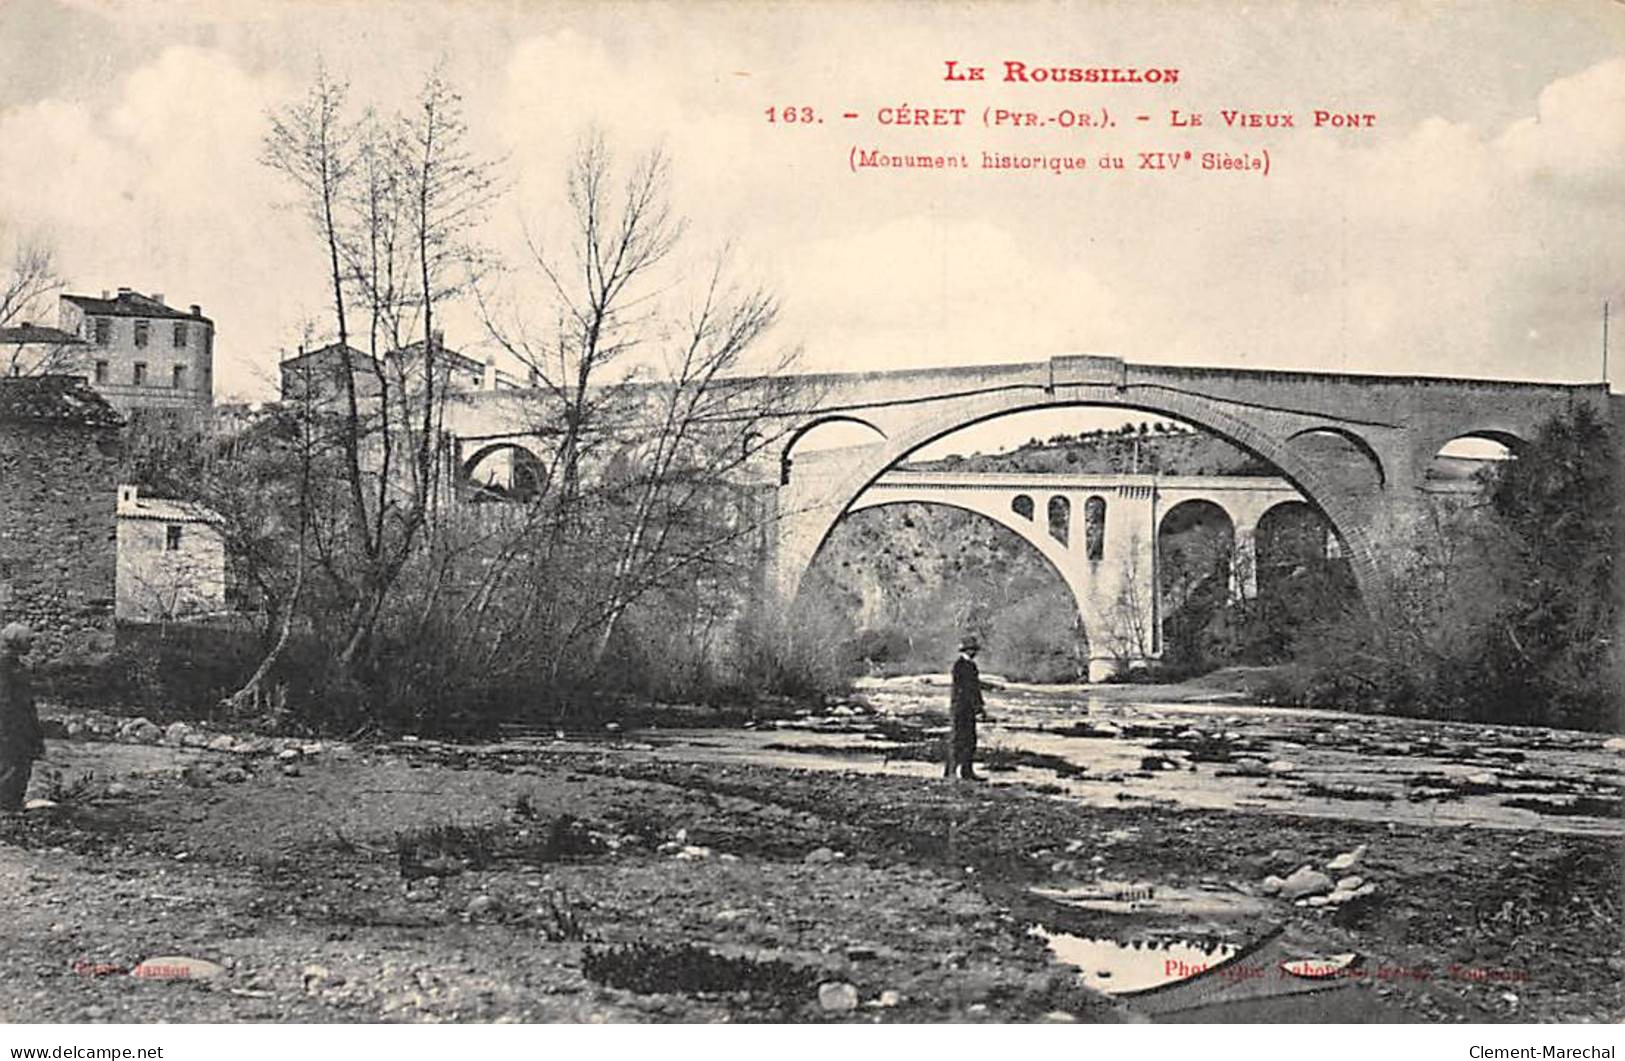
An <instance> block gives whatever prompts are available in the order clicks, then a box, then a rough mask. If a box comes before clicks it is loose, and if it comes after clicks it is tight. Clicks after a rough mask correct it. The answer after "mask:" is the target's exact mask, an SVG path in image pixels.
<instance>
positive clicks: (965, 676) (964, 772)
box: [942, 636, 995, 780]
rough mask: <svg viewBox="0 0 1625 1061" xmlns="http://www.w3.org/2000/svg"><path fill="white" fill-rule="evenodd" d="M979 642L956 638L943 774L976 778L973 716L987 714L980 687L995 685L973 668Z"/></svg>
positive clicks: (974, 722)
mask: <svg viewBox="0 0 1625 1061" xmlns="http://www.w3.org/2000/svg"><path fill="white" fill-rule="evenodd" d="M980 647H981V646H980V645H979V644H977V642H976V638H974V637H968V636H967V637H965V638H963V639H961V641H960V642H959V658H958V659H956V660H954V687H953V695H952V698H951V699H950V700H949V713H950V715H951V716H952V718H953V725H954V729H953V736H952V737H951V738H949V741H948V760H947V762H946V763H944V764H943V767H942V776H943V777H953V776H954V772H955V770H957V771H958V772H959V776H960V777H963V778H967V779H969V780H977V776H978V775H977V774H976V771H975V770H973V769H972V768H971V763H972V761H973V760H974V759H975V758H976V720H977V719H978V718H986V717H987V710H986V708H985V707H984V706H983V703H982V690H983V689H992V688H995V686H992V685H988V684H987V683H985V682H983V681H982V672H981V671H979V670H977V669H976V653H977V650H978V649H979V648H980Z"/></svg>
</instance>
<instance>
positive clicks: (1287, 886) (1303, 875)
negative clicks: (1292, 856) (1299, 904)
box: [1281, 866, 1333, 899]
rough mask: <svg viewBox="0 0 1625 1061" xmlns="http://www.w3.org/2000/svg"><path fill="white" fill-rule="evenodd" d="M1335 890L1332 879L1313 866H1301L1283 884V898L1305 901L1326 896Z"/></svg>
mask: <svg viewBox="0 0 1625 1061" xmlns="http://www.w3.org/2000/svg"><path fill="white" fill-rule="evenodd" d="M1332 888H1333V884H1332V879H1331V878H1330V877H1328V876H1326V874H1324V873H1321V872H1320V871H1318V870H1316V869H1315V868H1314V867H1312V866H1300V867H1298V868H1297V869H1296V870H1294V871H1293V873H1292V875H1291V876H1290V877H1288V878H1287V879H1286V880H1284V881H1282V882H1281V898H1283V899H1303V898H1307V897H1309V896H1311V895H1324V894H1326V893H1327V892H1329V891H1331V890H1332Z"/></svg>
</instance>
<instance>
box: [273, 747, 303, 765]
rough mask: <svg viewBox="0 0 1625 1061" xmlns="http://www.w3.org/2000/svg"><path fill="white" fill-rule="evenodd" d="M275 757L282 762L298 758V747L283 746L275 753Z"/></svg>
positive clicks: (289, 761)
mask: <svg viewBox="0 0 1625 1061" xmlns="http://www.w3.org/2000/svg"><path fill="white" fill-rule="evenodd" d="M276 757H277V758H278V759H279V760H281V761H282V762H285V763H291V762H293V761H294V760H296V759H298V758H299V749H298V748H283V749H282V750H281V751H279V752H277V753H276Z"/></svg>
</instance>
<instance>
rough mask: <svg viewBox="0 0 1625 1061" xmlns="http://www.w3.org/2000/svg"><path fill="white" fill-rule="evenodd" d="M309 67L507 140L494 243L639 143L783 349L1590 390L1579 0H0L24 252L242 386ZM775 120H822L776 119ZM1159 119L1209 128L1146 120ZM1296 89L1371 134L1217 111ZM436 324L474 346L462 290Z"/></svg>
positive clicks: (272, 290)
mask: <svg viewBox="0 0 1625 1061" xmlns="http://www.w3.org/2000/svg"><path fill="white" fill-rule="evenodd" d="M318 59H320V60H322V61H325V63H326V64H327V66H328V67H329V68H330V69H332V70H333V71H335V72H336V73H337V74H339V75H341V76H343V77H345V78H347V79H348V80H349V82H350V83H351V86H352V95H353V96H354V97H355V98H356V99H357V100H358V101H363V102H367V103H372V104H375V105H377V106H379V107H381V108H383V109H385V110H391V109H395V108H398V107H400V106H402V105H403V104H405V103H406V102H407V101H409V99H410V97H411V95H412V94H413V92H414V91H415V90H416V88H417V87H418V85H419V83H420V81H421V77H422V73H423V71H424V70H426V69H427V68H428V67H429V66H430V65H432V64H433V63H434V62H436V61H437V60H443V61H444V62H445V64H446V69H447V70H448V73H449V75H450V78H451V79H452V81H453V82H454V83H455V84H456V85H457V86H458V88H459V89H460V90H461V92H462V93H463V95H464V96H465V98H466V100H467V104H468V109H469V120H470V124H471V126H472V128H473V134H474V136H475V138H476V144H477V146H478V147H479V148H480V149H481V150H482V151H485V152H487V153H489V154H491V155H502V156H504V157H505V158H506V162H505V165H506V167H507V172H508V174H509V176H510V179H511V182H512V191H511V193H510V194H509V195H508V196H507V197H506V198H505V199H504V201H503V202H502V203H501V204H500V206H499V207H498V209H497V211H496V213H495V214H494V216H493V218H492V222H491V229H490V232H489V233H488V234H487V235H488V238H489V239H490V241H491V242H492V243H493V244H494V245H496V246H498V247H500V248H512V247H515V246H517V244H518V243H519V239H520V234H521V233H522V232H525V231H529V232H532V233H546V232H550V231H552V226H554V225H556V224H557V223H558V221H559V219H560V218H561V217H562V211H561V202H562V195H561V189H562V175H563V168H564V165H565V161H566V159H567V157H568V154H569V151H570V147H571V145H572V144H573V143H574V141H575V140H576V138H577V137H578V135H579V134H580V132H581V131H582V130H583V129H584V128H585V127H586V126H587V125H588V124H589V123H596V124H597V125H598V126H599V127H600V128H602V129H603V130H604V131H605V133H606V134H607V135H608V137H609V138H610V141H611V143H612V144H613V145H614V146H615V147H616V148H617V150H618V151H619V152H620V153H621V154H622V155H623V156H631V155H632V154H634V153H636V151H638V150H640V149H642V148H646V147H649V146H652V145H655V144H660V145H663V146H664V148H665V149H666V150H667V152H668V153H669V154H670V156H671V158H672V159H673V161H674V163H675V166H676V182H675V195H676V199H677V204H678V206H679V207H680V208H681V209H682V210H683V212H684V213H686V214H687V215H688V216H689V218H690V219H691V228H690V235H689V241H688V245H687V247H686V248H685V253H686V254H687V255H689V256H690V257H691V258H692V260H694V261H696V262H698V261H701V260H703V259H704V258H705V257H706V256H707V255H709V254H711V253H713V252H714V251H715V250H716V248H718V247H719V246H721V245H723V244H725V243H726V244H730V245H731V246H732V248H733V259H734V261H735V264H736V266H737V268H738V269H739V270H740V271H741V272H742V273H743V274H744V275H746V276H747V277H748V278H750V279H752V280H759V281H761V282H764V283H766V284H768V285H770V286H771V287H772V288H773V289H774V290H776V291H777V292H778V293H779V295H780V296H781V298H782V300H783V303H784V314H783V316H782V319H781V324H780V326H779V328H778V332H777V335H776V337H775V338H776V340H777V342H778V343H780V344H782V345H789V346H800V347H802V348H803V349H804V364H805V365H806V366H807V367H808V368H813V369H831V368H842V367H866V368H873V367H885V366H897V367H904V366H920V365H933V364H954V363H969V362H977V361H986V362H992V361H1017V360H1032V359H1040V358H1044V357H1047V356H1049V355H1050V354H1052V353H1056V352H1063V351H1092V352H1102V353H1112V354H1116V355H1119V356H1122V357H1125V358H1128V359H1130V360H1136V361H1144V362H1163V363H1186V364H1203V365H1236V366H1247V367H1260V368H1304V369H1325V370H1350V371H1370V372H1426V373H1439V374H1459V375H1477V376H1490V377H1506V378H1525V379H1554V380H1572V381H1594V380H1595V379H1597V378H1598V376H1599V373H1600V354H1599V352H1600V345H1601V343H1600V316H1601V307H1602V303H1603V301H1604V299H1605V298H1606V299H1611V300H1612V301H1613V304H1614V306H1615V309H1616V321H1621V319H1622V318H1625V238H1621V237H1622V234H1625V120H1621V115H1625V4H1621V3H1614V2H1603V0H1583V2H1573V3H1566V2H1561V0H1546V2H1540V3H1535V2H1532V0H1531V2H1524V3H1495V2H1483V3H1464V4H1456V5H1450V6H1445V5H1436V4H1422V3H1416V2H1413V3H1402V4H1391V5H1383V4H1377V3H1360V4H1352V3H1351V4H1336V5H1331V4H1318V3H1317V4H1304V5H1301V6H1299V5H1293V4H1290V3H1282V2H1270V3H1259V4H1244V3H1233V2H1228V0H1212V2H1191V3H1139V4H1127V3H1123V4H1103V3H1075V4H1072V3H1043V4H1039V3H1009V4H976V5H969V4H956V3H936V4H906V5H899V6H884V5H876V4H864V5H858V4H856V3H847V2H841V3H837V2H829V3H818V2H803V3H798V4H793V5H789V4H768V3H746V2H737V3H727V4H713V5H702V4H675V3H673V4H670V5H658V4H653V5H651V4H639V5H636V6H621V5H610V4H587V5H580V6H569V5H561V4H543V3H540V2H536V3H528V2H524V0H508V2H502V3H497V2H494V0H487V2H482V0H460V2H457V3H452V2H449V0H447V2H445V3H440V4H436V3H432V2H417V3H411V4H404V3H388V2H384V0H353V2H342V0H322V2H299V0H277V2H272V0H259V2H253V3H244V2H234V0H210V2H208V3H195V4H194V3H186V2H181V0H176V2H171V3H164V2H157V0H153V2H140V3H136V2H133V0H131V2H123V3H121V2H114V0H0V70H4V71H5V75H4V77H3V78H0V172H3V173H5V174H6V179H5V180H4V181H0V224H4V226H5V227H6V229H7V230H8V231H10V232H13V233H15V232H19V231H37V232H42V233H44V234H45V235H46V236H47V237H48V238H50V239H51V240H52V241H53V242H54V243H55V245H56V246H57V248H58V250H59V254H60V259H61V264H62V267H63V271H64V272H65V274H66V275H67V276H68V278H69V280H70V282H71V287H72V289H73V290H77V291H82V292H91V293H98V292H99V291H100V290H101V289H103V288H112V287H117V286H119V285H126V286H131V287H134V288H136V289H138V290H144V291H162V292H163V293H164V294H165V295H166V296H167V297H168V299H169V301H170V302H171V303H176V304H186V303H192V302H197V303H201V304H202V305H203V306H204V310H205V312H206V313H208V314H209V315H210V316H211V317H213V318H214V319H215V321H216V322H217V326H218V332H219V336H218V343H217V373H216V375H217V380H218V387H219V389H220V391H221V393H222V394H223V395H225V394H235V395H243V396H250V397H260V396H265V395H266V394H267V392H268V387H269V383H268V381H269V379H270V378H271V376H272V374H273V372H274V367H275V364H276V361H277V359H278V356H279V351H281V350H285V349H290V348H291V347H292V346H293V345H294V344H295V343H297V342H298V341H299V337H300V334H301V330H302V328H303V326H304V323H305V322H306V321H308V320H316V321H318V322H319V321H320V320H321V319H322V316H321V315H322V313H323V308H324V304H323V302H322V272H321V269H322V263H321V258H320V254H319V247H318V246H317V245H316V244H315V243H314V242H313V240H312V238H311V236H310V234H309V233H308V232H307V231H306V230H305V228H304V226H303V222H302V220H301V218H300V217H299V215H298V214H297V213H296V212H294V211H291V210H289V209H288V208H287V207H286V201H287V199H288V190H287V189H286V188H285V187H284V186H283V185H281V184H280V183H279V182H278V179H277V177H276V176H275V175H274V174H272V173H270V172H268V171H266V170H265V169H264V168H263V167H262V166H260V165H259V163H258V162H257V158H258V155H259V146H260V142H261V139H262V138H263V136H264V133H265V129H266V118H265V115H266V112H267V110H268V109H269V108H273V107H276V106H279V105H281V104H284V103H286V102H288V101H289V100H291V99H294V98H296V97H297V96H298V95H299V94H300V93H301V92H302V90H303V89H304V88H305V87H306V86H307V85H308V84H309V82H310V80H311V77H312V74H313V72H314V70H315V67H316V64H317V62H318ZM948 59H957V60H959V61H960V62H961V63H962V64H968V63H977V64H983V65H986V66H988V67H990V68H992V72H991V73H990V74H989V76H990V77H997V76H998V68H999V65H1000V64H1001V63H1002V61H1004V60H1007V59H1015V60H1019V61H1024V62H1027V63H1029V64H1030V65H1034V66H1038V65H1052V64H1053V65H1064V66H1118V67H1131V66H1138V67H1148V66H1157V67H1177V68H1178V69H1179V70H1180V76H1179V83H1178V84H1177V85H1176V86H1173V87H1148V86H1093V85H1067V86H1054V85H1031V84H1029V85H1005V84H1002V83H998V82H996V81H995V82H993V83H980V84H950V83H946V82H944V80H943V78H942V72H943V69H944V65H943V64H944V62H945V61H946V60H948ZM904 104H907V105H908V106H910V107H922V106H923V107H966V108H967V109H968V111H969V114H970V120H971V121H973V122H974V123H975V124H973V125H971V126H969V127H966V128H960V129H920V128H895V127H885V126H882V125H880V124H879V123H878V121H877V112H878V111H879V110H880V108H886V107H897V106H901V105H904ZM783 105H795V106H811V107H814V108H816V109H817V112H818V113H819V114H820V115H821V116H824V117H825V119H826V121H825V123H824V124H822V125H814V126H810V127H808V126H800V127H791V126H786V125H782V124H779V125H770V124H768V122H767V121H766V118H765V115H764V111H765V110H766V108H768V107H769V106H783ZM984 107H1004V108H1007V109H1031V110H1033V111H1034V112H1036V113H1039V114H1041V115H1043V116H1051V115H1054V114H1056V113H1058V112H1059V111H1060V110H1062V109H1075V110H1085V109H1100V108H1105V109H1106V110H1107V111H1108V112H1109V113H1110V114H1111V115H1112V116H1113V117H1114V118H1121V121H1122V124H1121V125H1119V126H1118V127H1116V128H1113V129H1109V130H1088V131H1081V132H1080V131H1076V130H1072V131H1068V130H1061V129H1058V128H1054V127H1050V128H1043V129H1022V130H1005V131H997V130H987V129H983V128H982V127H981V126H980V121H979V117H980V113H981V111H982V108H984ZM1173 108H1179V109H1180V110H1182V111H1186V112H1201V113H1203V114H1204V115H1205V123H1204V126H1203V128H1201V129H1200V130H1192V129H1171V128H1169V127H1168V124H1167V115H1168V112H1169V111H1170V110H1171V109H1173ZM1314 108H1326V109H1329V110H1336V111H1359V112H1370V113H1374V114H1376V115H1377V121H1376V125H1375V127H1374V128H1370V129H1365V130H1360V131H1357V132H1349V131H1332V130H1315V129H1312V128H1295V129H1292V130H1281V129H1270V130H1229V129H1226V128H1225V127H1224V126H1223V123H1222V119H1221V118H1220V116H1219V111H1220V110H1221V109H1242V110H1257V111H1285V112H1290V113H1294V114H1295V115H1296V116H1297V123H1298V125H1299V126H1303V125H1304V124H1305V123H1306V121H1307V115H1308V114H1309V112H1310V111H1311V110H1312V109H1314ZM846 112H855V113H858V114H859V115H860V118H859V119H857V120H846V119H843V118H842V117H841V115H842V114H843V113H846ZM1139 113H1145V114H1148V115H1151V116H1152V118H1153V120H1152V121H1150V122H1147V123H1138V122H1136V121H1134V120H1133V118H1132V116H1133V115H1135V114H1139ZM854 147H860V148H864V149H869V148H880V149H883V150H886V151H891V152H897V153H919V152H926V151H933V152H936V151H940V152H961V151H962V152H965V153H966V154H968V155H969V156H970V158H971V160H972V163H973V165H974V164H975V163H976V162H977V161H978V159H979V155H980V152H981V151H983V150H989V151H998V152H1016V153H1023V154H1035V153H1043V154H1075V155H1081V156H1084V157H1087V158H1089V159H1090V164H1091V167H1093V166H1094V165H1095V163H1096V161H1097V160H1098V157H1099V156H1100V155H1101V154H1103V153H1114V154H1120V155H1124V156H1127V158H1128V165H1129V167H1130V169H1129V170H1127V171H1124V172H1121V173H1107V172H1104V171H1100V170H1098V169H1095V168H1091V169H1086V170H1085V171H1084V172H1083V173H1081V174H1072V175H1062V176H1054V175H1048V174H1043V175H1040V174H1034V173H1008V172H1004V173H1000V172H986V171H982V170H979V169H974V168H973V169H971V170H968V171H963V172H931V173H922V172H908V173H899V172H879V171H874V170H865V171H860V172H858V173H853V172H851V170H850V169H849V166H848V162H849V153H850V151H851V149H852V148H854ZM1187 148H1188V149H1191V150H1193V151H1194V152H1196V153H1197V155H1198V157H1199V155H1200V152H1203V151H1230V152H1234V153H1240V152H1252V153H1254V154H1255V155H1256V154H1258V153H1260V152H1261V151H1262V150H1263V149H1265V148H1267V149H1268V150H1269V152H1270V160H1271V170H1270V174H1269V175H1268V176H1267V177H1266V176H1259V175H1256V174H1253V173H1247V172H1214V173H1202V172H1192V171H1191V170H1190V169H1188V168H1187V169H1185V170H1184V171H1181V172H1176V173H1173V174H1156V173H1146V172H1140V171H1137V170H1135V169H1134V167H1135V165H1136V153H1137V152H1138V151H1142V150H1162V149H1171V150H1182V149H1187ZM515 283H516V285H517V286H515V287H514V288H513V290H514V291H515V292H518V293H520V294H522V293H523V292H524V291H525V290H526V289H525V288H524V286H523V280H522V278H521V279H517V280H516V281H515ZM318 327H320V325H319V324H318ZM1616 334H1625V326H1622V327H1621V328H1619V329H1617V330H1616ZM448 338H449V340H450V341H451V343H452V345H454V346H460V347H463V348H468V349H476V350H477V349H478V348H479V346H480V340H481V336H480V335H479V332H478V328H477V326H476V325H475V322H474V321H473V319H472V317H471V316H469V315H462V316H458V315H453V316H452V317H451V318H450V323H449V335H448ZM1618 345H1619V344H1616V347H1617V346H1618ZM1614 360H1615V362H1616V364H1617V362H1619V361H1621V360H1625V355H1622V356H1620V357H1616V358H1615V359H1614ZM1615 378H1616V379H1618V378H1619V375H1618V373H1617V371H1616V372H1615Z"/></svg>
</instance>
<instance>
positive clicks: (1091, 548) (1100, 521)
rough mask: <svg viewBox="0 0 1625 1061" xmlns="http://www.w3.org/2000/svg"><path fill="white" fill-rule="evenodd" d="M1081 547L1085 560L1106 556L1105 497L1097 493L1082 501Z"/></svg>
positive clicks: (1099, 558)
mask: <svg viewBox="0 0 1625 1061" xmlns="http://www.w3.org/2000/svg"><path fill="white" fill-rule="evenodd" d="M1083 548H1084V559H1086V560H1102V559H1104V558H1105V556H1106V499H1105V498H1104V497H1101V496H1100V495H1099V494H1091V495H1090V496H1089V500H1087V501H1085V502H1084V503H1083Z"/></svg>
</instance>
